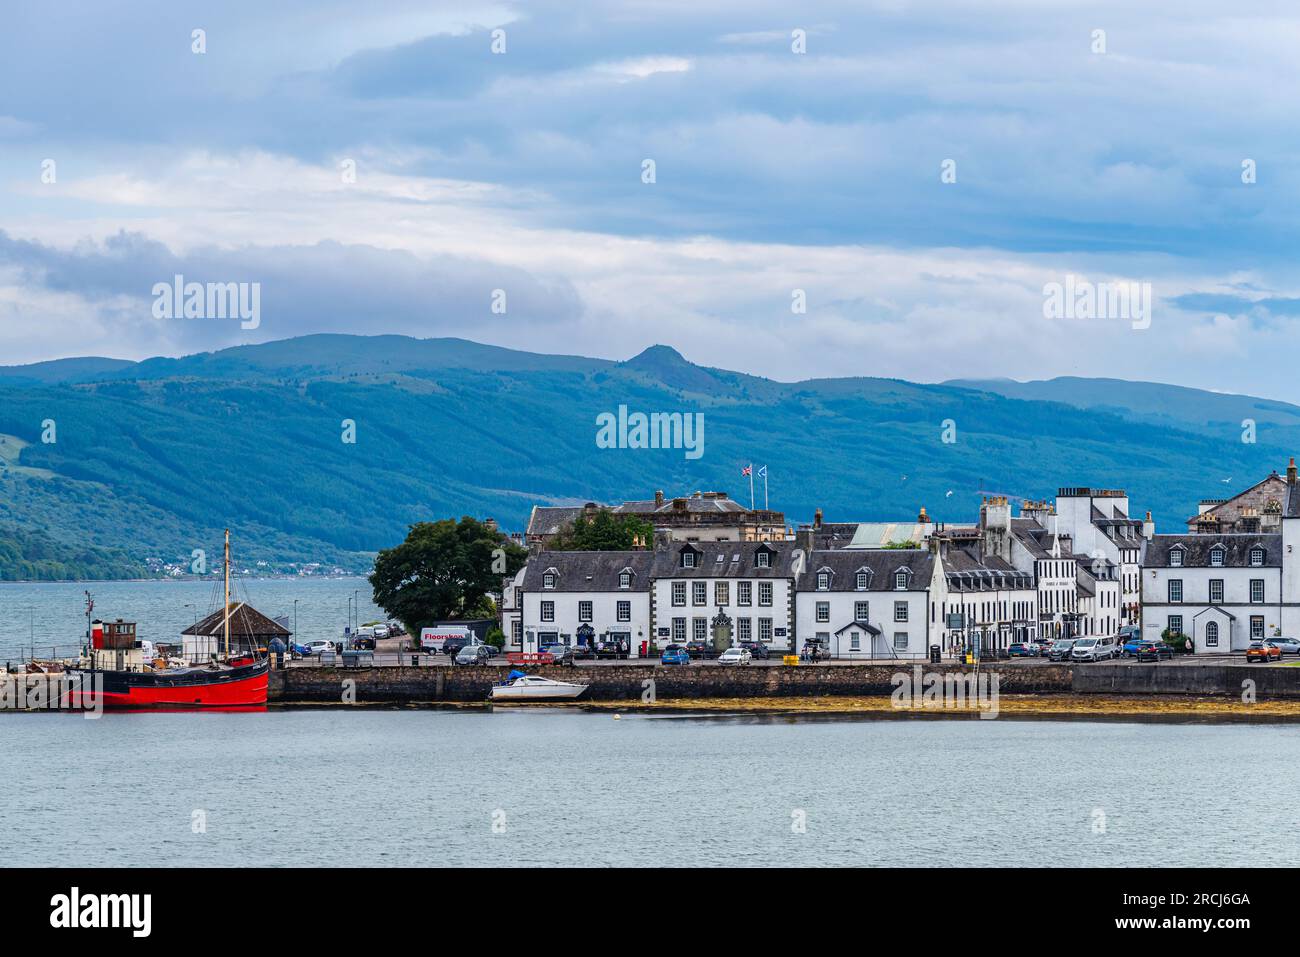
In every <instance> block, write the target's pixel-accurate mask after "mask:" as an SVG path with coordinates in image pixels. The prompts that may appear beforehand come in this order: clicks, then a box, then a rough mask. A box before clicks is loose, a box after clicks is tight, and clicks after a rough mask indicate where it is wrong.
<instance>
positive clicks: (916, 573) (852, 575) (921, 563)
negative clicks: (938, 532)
mask: <svg viewBox="0 0 1300 957" xmlns="http://www.w3.org/2000/svg"><path fill="white" fill-rule="evenodd" d="M859 568H866V569H867V570H868V571H869V572H870V575H868V577H867V591H893V590H894V575H895V574H896V573H897V572H898V571H900V570H901V569H904V568H906V569H908V570H909V571H911V573H912V581H911V587H912V589H913V590H915V591H923V590H925V589H926V588H928V587H929V585H930V577H931V575H932V574H933V573H934V555H933V554H931V552H930V551H929V550H927V549H924V548H873V549H867V550H856V549H843V548H834V549H824V550H819V551H814V552H811V553H810V554H809V557H808V565H807V570H806V572H805V574H804V575H803V576H801V577H800V579H799V584H798V585H797V586H796V588H795V590H796V591H801V592H804V591H813V592H815V591H817V590H818V588H817V573H818V572H819V571H821V570H822V569H829V570H830V572H831V587H830V589H829V590H830V591H837V592H838V591H857V590H858V589H857V577H858V569H859Z"/></svg>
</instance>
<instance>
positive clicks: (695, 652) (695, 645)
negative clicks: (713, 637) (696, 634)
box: [686, 641, 718, 658]
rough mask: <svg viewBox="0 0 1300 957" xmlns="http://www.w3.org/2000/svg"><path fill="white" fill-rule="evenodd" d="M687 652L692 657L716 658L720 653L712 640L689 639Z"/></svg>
mask: <svg viewBox="0 0 1300 957" xmlns="http://www.w3.org/2000/svg"><path fill="white" fill-rule="evenodd" d="M686 653H687V654H688V655H690V656H691V657H692V658H716V657H718V653H717V651H716V650H714V647H713V642H711V641H688V642H686Z"/></svg>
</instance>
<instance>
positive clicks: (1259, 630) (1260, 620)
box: [1250, 615, 1264, 638]
mask: <svg viewBox="0 0 1300 957" xmlns="http://www.w3.org/2000/svg"><path fill="white" fill-rule="evenodd" d="M1250 637H1252V638H1263V637H1264V616H1263V615H1251V616H1250Z"/></svg>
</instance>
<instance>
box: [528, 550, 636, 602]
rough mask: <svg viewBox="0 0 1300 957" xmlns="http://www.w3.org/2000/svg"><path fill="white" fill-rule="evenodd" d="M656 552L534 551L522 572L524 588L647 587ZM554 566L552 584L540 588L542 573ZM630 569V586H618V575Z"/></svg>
mask: <svg viewBox="0 0 1300 957" xmlns="http://www.w3.org/2000/svg"><path fill="white" fill-rule="evenodd" d="M654 560H655V553H654V552H647V551H635V552H547V551H540V552H535V553H534V554H532V555H531V556H529V558H528V569H527V571H525V572H524V585H523V587H524V591H529V592H545V591H557V592H566V591H621V592H628V591H633V592H638V591H648V590H649V588H650V579H651V578H652V577H653V576H652V574H651V570H652V568H653V567H654ZM552 568H553V569H555V572H556V575H557V578H556V582H555V588H553V589H544V588H542V576H543V575H544V574H545V573H546V572H547V570H549V569H552ZM625 568H630V569H631V570H632V587H631V588H619V587H618V576H619V573H621V572H622V571H623V569H625Z"/></svg>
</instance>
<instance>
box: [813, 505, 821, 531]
mask: <svg viewBox="0 0 1300 957" xmlns="http://www.w3.org/2000/svg"><path fill="white" fill-rule="evenodd" d="M821 527H822V510H821V509H820V508H819V509H817V511H815V512H813V528H821Z"/></svg>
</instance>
